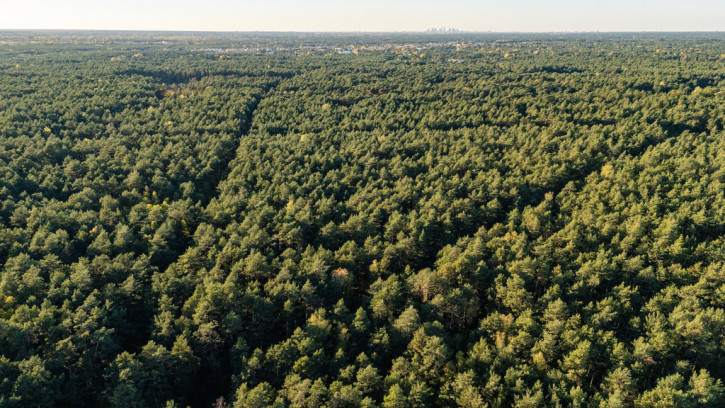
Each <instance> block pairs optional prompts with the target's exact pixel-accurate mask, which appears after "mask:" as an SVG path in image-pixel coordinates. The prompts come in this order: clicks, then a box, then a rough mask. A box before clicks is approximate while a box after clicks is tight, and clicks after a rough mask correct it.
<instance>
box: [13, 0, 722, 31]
mask: <svg viewBox="0 0 725 408" xmlns="http://www.w3.org/2000/svg"><path fill="white" fill-rule="evenodd" d="M0 10H1V12H0V29H80V30H86V29H90V30H168V31H316V32H319V31H375V32H381V31H385V32H390V31H426V30H428V29H431V28H440V27H446V28H450V29H455V30H460V31H493V32H551V31H555V32H564V31H577V32H581V31H725V2H722V1H716V0H692V1H688V2H684V1H675V0H660V1H653V0H644V1H637V0H631V1H624V0H611V1H608V2H606V4H605V3H604V2H601V1H600V2H587V1H581V0H580V1H575V0H552V1H548V2H542V1H534V0H510V1H507V2H505V3H504V2H502V1H472V0H450V1H447V2H445V3H444V2H440V1H430V0H419V1H413V0H388V1H384V0H368V1H364V2H350V1H347V2H345V1H331V0H310V1H307V2H300V1H292V0H269V1H261V2H260V1H234V0H208V1H205V2H200V1H190V0H176V1H173V0H147V1H142V0H126V1H109V0H55V1H53V0H32V1H12V0H0Z"/></svg>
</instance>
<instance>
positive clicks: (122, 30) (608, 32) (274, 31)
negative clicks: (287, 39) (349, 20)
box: [0, 27, 725, 35]
mask: <svg viewBox="0 0 725 408" xmlns="http://www.w3.org/2000/svg"><path fill="white" fill-rule="evenodd" d="M442 29H444V30H447V29H448V28H446V27H443V28H442ZM434 30H438V28H428V29H425V30H400V31H385V30H380V31H376V30H350V31H342V30H290V31H280V30H246V31H245V30H168V29H124V28H119V29H116V28H0V32H124V33H203V34H258V33H262V34H437V35H447V34H668V33H673V34H675V33H676V34H721V33H725V30H723V31H721V30H591V31H585V30H553V31H492V30H491V31H482V30H459V29H455V28H450V30H452V31H434Z"/></svg>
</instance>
